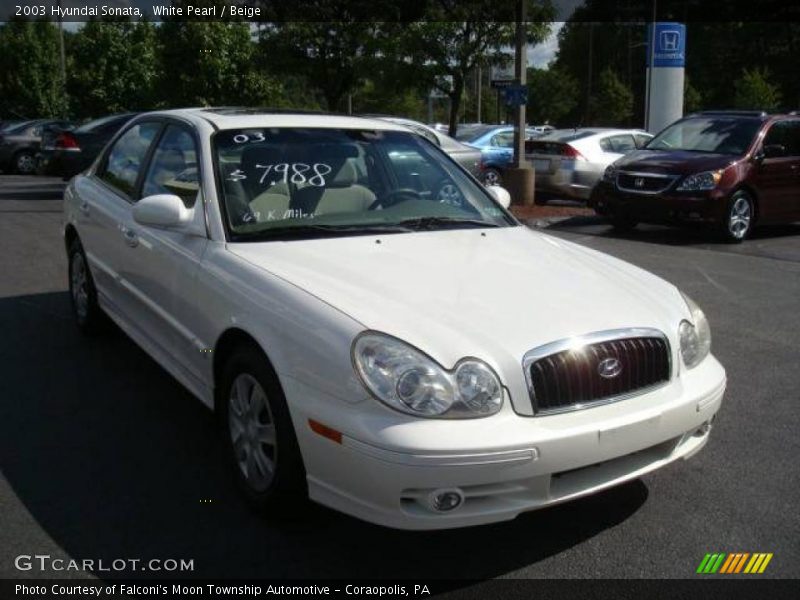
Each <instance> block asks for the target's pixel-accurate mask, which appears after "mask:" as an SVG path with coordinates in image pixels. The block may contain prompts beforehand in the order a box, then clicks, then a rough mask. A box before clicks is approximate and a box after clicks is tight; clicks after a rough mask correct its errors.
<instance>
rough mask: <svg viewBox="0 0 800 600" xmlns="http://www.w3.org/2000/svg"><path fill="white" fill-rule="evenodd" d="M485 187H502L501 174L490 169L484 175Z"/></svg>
mask: <svg viewBox="0 0 800 600" xmlns="http://www.w3.org/2000/svg"><path fill="white" fill-rule="evenodd" d="M483 183H484V185H500V173H498V172H497V171H495V170H494V169H489V170H487V171H486V172H484V174H483Z"/></svg>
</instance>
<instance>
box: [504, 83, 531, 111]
mask: <svg viewBox="0 0 800 600" xmlns="http://www.w3.org/2000/svg"><path fill="white" fill-rule="evenodd" d="M503 93H504V94H505V98H506V106H522V105H523V104H527V103H528V86H527V85H519V84H515V85H510V86H508V87H507V88H505V89H504V90H503Z"/></svg>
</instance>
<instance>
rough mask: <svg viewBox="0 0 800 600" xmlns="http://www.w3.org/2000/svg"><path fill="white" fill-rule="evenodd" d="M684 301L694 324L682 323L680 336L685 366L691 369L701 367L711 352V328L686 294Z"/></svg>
mask: <svg viewBox="0 0 800 600" xmlns="http://www.w3.org/2000/svg"><path fill="white" fill-rule="evenodd" d="M683 299H684V300H686V304H687V305H688V306H689V311H690V312H691V313H692V322H691V323H690V322H689V321H681V324H680V326H679V328H678V334H679V338H680V343H681V357H682V358H683V364H685V365H686V367H687V368H689V369H691V368H694V367H696V366H697V365H699V364H700V363H701V362H702V360H703V359H704V358H705V357H706V356H708V353H709V352H710V351H711V328H710V327H709V326H708V319H706V316H705V314H703V311H702V310H700V307H699V306H697V304H695V303H694V301H693V300H692V299H691V298H689V296H687V295H686V294H683Z"/></svg>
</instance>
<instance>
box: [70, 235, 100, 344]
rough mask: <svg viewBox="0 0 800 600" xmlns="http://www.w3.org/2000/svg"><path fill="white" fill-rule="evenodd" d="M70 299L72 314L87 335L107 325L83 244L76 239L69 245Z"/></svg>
mask: <svg viewBox="0 0 800 600" xmlns="http://www.w3.org/2000/svg"><path fill="white" fill-rule="evenodd" d="M67 258H68V260H69V297H70V300H71V303H72V314H73V316H74V317H75V322H76V323H77V325H78V328H79V329H80V330H81V331H82V332H83V333H86V334H96V333H98V332H99V331H101V330H102V328H103V326H104V325H105V323H106V316H105V314H104V313H103V310H102V309H101V308H100V306H99V305H98V303H97V289H96V288H95V287H94V279H92V273H91V271H90V270H89V263H88V262H87V261H86V254H85V253H84V252H83V247H82V246H81V243H80V242H79V241H78V240H77V239H74V240H73V241H72V243H71V244H70V245H69V251H68V256H67Z"/></svg>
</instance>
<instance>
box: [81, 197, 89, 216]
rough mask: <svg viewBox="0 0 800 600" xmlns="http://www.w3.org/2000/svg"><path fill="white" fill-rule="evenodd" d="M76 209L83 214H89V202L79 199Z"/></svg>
mask: <svg viewBox="0 0 800 600" xmlns="http://www.w3.org/2000/svg"><path fill="white" fill-rule="evenodd" d="M78 210H80V211H81V212H82V213H83V214H85V215H88V214H89V203H88V202H87V201H86V200H81V203H80V204H79V205H78Z"/></svg>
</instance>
